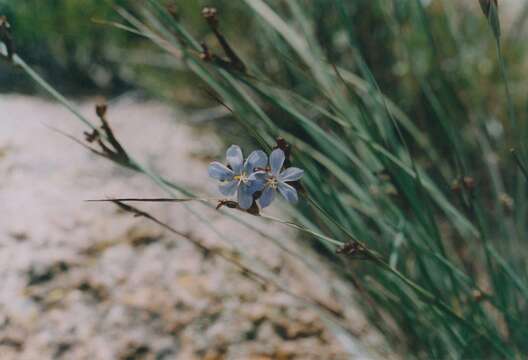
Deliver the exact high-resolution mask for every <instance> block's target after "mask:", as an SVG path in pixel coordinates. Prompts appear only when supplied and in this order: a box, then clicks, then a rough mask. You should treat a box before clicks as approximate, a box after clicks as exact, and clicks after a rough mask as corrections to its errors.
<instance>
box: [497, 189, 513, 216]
mask: <svg viewBox="0 0 528 360" xmlns="http://www.w3.org/2000/svg"><path fill="white" fill-rule="evenodd" d="M499 202H500V204H501V205H502V206H503V207H504V209H505V210H506V211H508V212H512V211H513V208H514V206H515V202H514V201H513V199H512V197H511V196H510V195H508V194H506V193H502V194H500V195H499Z"/></svg>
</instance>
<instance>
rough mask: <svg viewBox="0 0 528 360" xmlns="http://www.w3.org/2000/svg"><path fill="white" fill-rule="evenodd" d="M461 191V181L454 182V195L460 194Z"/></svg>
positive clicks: (452, 186) (452, 184)
mask: <svg viewBox="0 0 528 360" xmlns="http://www.w3.org/2000/svg"><path fill="white" fill-rule="evenodd" d="M460 190H461V187H460V180H459V179H455V180H453V182H452V183H451V191H453V192H454V193H459V192H460Z"/></svg>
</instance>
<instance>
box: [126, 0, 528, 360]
mask: <svg viewBox="0 0 528 360" xmlns="http://www.w3.org/2000/svg"><path fill="white" fill-rule="evenodd" d="M149 3H150V5H149V6H147V7H146V8H145V9H144V15H145V17H144V20H143V21H144V22H145V26H146V27H145V28H142V27H141V26H139V27H137V29H138V30H140V31H141V32H143V33H144V35H146V36H151V37H152V34H149V30H147V29H151V30H152V31H153V33H155V34H161V36H162V37H163V39H165V40H166V42H160V41H159V40H156V39H155V42H156V43H157V44H158V45H160V46H161V47H162V48H165V49H169V50H170V49H171V48H176V49H178V50H179V51H181V56H180V57H179V59H180V60H183V61H184V63H185V64H186V66H187V67H188V69H189V71H191V72H192V73H194V74H195V76H196V77H197V78H199V79H200V80H201V81H202V83H203V84H205V85H207V86H209V87H210V88H211V89H212V90H213V91H214V92H215V93H216V94H217V96H218V97H219V98H221V99H222V100H223V102H225V103H226V104H227V105H228V106H229V107H230V108H231V109H232V110H233V120H236V121H237V122H238V123H239V125H240V126H241V127H243V128H244V129H246V130H247V133H248V134H253V136H254V140H255V141H257V142H259V143H260V145H262V146H263V147H265V148H269V147H271V146H272V145H273V142H274V138H275V137H277V136H283V137H284V138H285V139H286V140H287V141H289V142H290V143H291V144H292V145H293V148H294V154H293V156H294V162H295V163H296V164H298V165H299V166H300V167H303V168H304V169H306V170H307V175H306V176H305V180H304V185H305V187H306V190H307V194H308V195H307V200H306V202H305V204H304V205H302V206H299V207H298V208H296V209H295V210H293V211H294V216H295V217H296V219H297V220H298V221H299V222H300V223H302V225H304V226H306V227H308V228H309V229H311V230H313V231H315V232H316V233H319V234H325V235H326V236H328V237H330V238H332V239H337V240H339V241H341V242H343V243H347V242H350V241H352V242H354V241H359V242H360V243H361V244H363V245H365V246H366V247H367V249H368V250H367V253H368V254H369V256H371V259H372V260H371V261H365V260H358V259H354V255H351V256H349V257H348V258H347V257H346V256H345V257H343V256H339V255H335V254H334V250H335V249H334V248H333V245H331V244H329V243H328V242H324V238H322V237H319V239H322V240H323V242H322V243H321V245H322V246H323V247H322V248H321V247H318V248H319V249H324V250H321V251H324V252H325V253H326V254H327V256H328V257H329V259H330V260H331V261H332V262H333V263H334V264H335V265H336V266H337V267H339V268H341V272H342V276H343V277H344V278H350V280H351V282H352V277H357V278H358V279H359V280H358V281H359V283H360V284H361V288H362V289H363V292H362V296H363V299H364V300H365V303H366V304H369V305H370V306H368V307H366V308H367V309H368V310H369V311H370V315H371V316H372V319H373V323H374V324H376V325H377V326H378V327H379V328H380V329H381V330H382V331H383V332H384V333H385V334H386V335H387V337H388V338H389V339H392V340H393V345H394V346H395V348H399V350H402V351H407V352H409V351H410V352H412V353H413V354H414V355H415V356H416V357H421V358H446V357H454V358H482V357H487V358H489V357H493V358H515V357H519V356H521V354H526V353H527V351H528V348H527V346H526V341H525V335H526V333H527V332H528V327H527V326H526V324H525V323H524V322H523V321H522V320H521V319H523V318H525V317H526V315H527V313H528V306H527V300H528V292H527V291H528V286H527V283H528V282H527V268H526V262H525V260H524V259H525V256H526V250H527V247H526V245H524V242H525V240H526V234H527V232H526V230H527V229H526V221H525V215H526V207H525V204H524V201H523V199H525V196H526V181H527V179H526V178H525V177H524V176H523V175H522V173H521V171H519V167H518V164H517V163H516V162H515V159H514V157H513V156H512V155H511V154H510V153H509V150H510V148H512V147H514V148H518V150H519V151H520V154H521V156H520V161H521V162H522V161H524V160H523V159H524V153H523V152H522V151H521V150H522V146H521V143H519V142H517V139H519V137H518V134H517V133H516V131H514V129H513V128H512V127H509V126H508V124H509V123H508V122H507V121H506V120H505V119H507V118H508V116H507V114H508V110H506V111H505V109H508V102H510V101H511V106H512V107H515V110H516V111H517V112H521V113H522V114H523V115H526V114H525V111H524V109H522V107H521V106H520V104H521V105H522V104H523V102H525V101H526V99H525V98H523V97H522V93H521V92H520V91H518V90H516V91H512V92H511V93H510V92H508V94H507V96H504V93H503V92H502V87H499V86H496V84H497V83H500V82H503V81H505V80H507V78H506V72H505V71H501V66H500V65H499V64H501V63H502V60H503V59H502V57H501V58H500V60H498V59H497V57H496V53H495V50H496V48H495V46H496V45H497V44H496V42H495V41H494V39H493V37H492V36H490V34H491V32H490V31H489V30H488V29H487V26H488V24H487V23H486V19H485V18H483V17H482V16H481V14H480V13H479V12H477V11H475V8H473V9H468V8H467V7H466V5H463V4H458V3H456V2H453V1H443V2H442V1H433V2H432V3H431V4H430V5H429V6H427V7H426V6H425V5H423V3H422V2H420V1H413V0H407V1H395V2H388V1H357V2H356V1H354V2H348V1H343V0H333V1H322V0H311V1H288V2H278V1H269V2H266V3H265V2H263V1H261V0H247V1H245V4H246V6H247V8H246V12H245V14H246V17H248V18H251V19H252V20H253V25H252V26H251V27H250V28H248V29H247V30H246V31H245V35H240V34H239V35H238V37H234V38H232V41H231V45H232V46H233V47H234V48H239V49H243V50H244V55H243V56H242V58H243V59H244V60H245V64H246V66H247V67H248V71H247V73H240V72H238V71H235V70H234V69H229V65H228V64H227V65H226V64H225V63H224V64H221V63H215V61H212V62H211V63H207V62H203V61H202V60H201V59H200V57H199V55H200V51H201V48H200V47H199V46H198V45H197V44H198V39H195V38H193V35H191V34H193V33H195V31H194V29H193V28H192V27H191V28H187V27H185V25H184V23H185V16H182V21H183V22H179V21H174V19H172V18H171V17H169V16H167V14H166V12H165V11H164V8H163V6H159V3H158V2H156V1H155V0H152V1H150V2H149ZM220 11H221V14H222V15H220V29H224V28H226V27H227V28H229V27H230V26H229V23H225V22H224V21H223V17H222V16H223V14H224V12H223V11H222V9H220ZM125 17H126V18H127V20H128V21H129V22H130V24H131V25H133V26H137V25H138V24H137V23H135V20H133V19H132V18H130V17H128V16H125ZM491 25H492V26H495V27H494V28H493V29H494V32H495V33H496V29H497V28H498V27H497V26H498V23H494V22H492V23H491ZM231 26H232V27H234V28H237V25H236V24H231ZM211 41H212V40H210V39H208V42H211ZM251 43H254V44H255V46H249V47H248V44H251ZM505 43H506V41H505V42H503V44H505ZM498 45H500V44H498ZM508 46H517V47H516V49H515V51H516V53H515V57H514V58H513V57H512V58H508V59H507V62H508V63H510V64H512V66H515V67H514V69H515V71H518V70H517V67H516V65H517V64H519V63H521V62H524V61H526V57H525V53H524V48H522V45H514V44H512V43H508ZM215 52H216V53H218V54H220V52H219V51H218V50H215ZM173 53H174V52H173ZM508 53H514V52H513V51H508V52H506V54H508ZM220 65H221V66H220ZM226 66H227V68H226ZM513 78H514V77H513ZM518 87H519V85H518V84H515V85H514V86H513V88H514V89H517V88H518ZM521 110H522V111H521ZM452 184H453V185H452ZM372 254H374V255H372ZM350 264H351V265H350ZM348 266H352V267H353V269H354V271H353V273H350V272H349V268H348ZM372 304H375V306H372ZM402 337H403V338H404V339H405V341H404V342H401V340H402Z"/></svg>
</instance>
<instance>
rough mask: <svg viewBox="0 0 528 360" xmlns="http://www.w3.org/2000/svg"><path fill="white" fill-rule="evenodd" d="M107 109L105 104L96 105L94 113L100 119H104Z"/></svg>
mask: <svg viewBox="0 0 528 360" xmlns="http://www.w3.org/2000/svg"><path fill="white" fill-rule="evenodd" d="M107 109H108V106H107V105H106V104H97V105H95V113H96V114H97V116H99V117H100V118H102V117H105V115H106V110H107Z"/></svg>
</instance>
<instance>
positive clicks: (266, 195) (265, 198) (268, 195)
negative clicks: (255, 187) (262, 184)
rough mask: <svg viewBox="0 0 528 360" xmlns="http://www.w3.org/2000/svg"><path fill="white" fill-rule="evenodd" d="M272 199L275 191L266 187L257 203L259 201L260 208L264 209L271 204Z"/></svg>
mask: <svg viewBox="0 0 528 360" xmlns="http://www.w3.org/2000/svg"><path fill="white" fill-rule="evenodd" d="M274 198H275V189H273V188H272V187H270V186H268V187H266V189H264V191H263V192H262V195H260V198H259V200H258V201H259V204H260V206H261V207H262V208H265V207H268V206H269V204H271V202H272V201H273V199H274Z"/></svg>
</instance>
